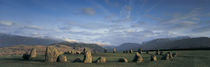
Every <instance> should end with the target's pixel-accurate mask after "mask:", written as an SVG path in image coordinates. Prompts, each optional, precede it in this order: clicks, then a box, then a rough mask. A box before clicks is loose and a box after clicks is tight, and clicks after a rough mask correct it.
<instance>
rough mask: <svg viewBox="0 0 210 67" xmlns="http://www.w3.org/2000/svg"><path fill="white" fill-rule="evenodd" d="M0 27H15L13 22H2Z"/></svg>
mask: <svg viewBox="0 0 210 67" xmlns="http://www.w3.org/2000/svg"><path fill="white" fill-rule="evenodd" d="M0 25H4V26H12V25H14V23H13V22H11V21H0Z"/></svg>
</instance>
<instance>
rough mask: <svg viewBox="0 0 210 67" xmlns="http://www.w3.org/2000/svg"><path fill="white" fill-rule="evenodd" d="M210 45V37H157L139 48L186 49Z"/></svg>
mask: <svg viewBox="0 0 210 67" xmlns="http://www.w3.org/2000/svg"><path fill="white" fill-rule="evenodd" d="M206 47H210V38H208V37H198V38H184V39H170V38H169V39H168V38H162V39H155V40H152V41H149V42H146V43H143V44H142V46H139V48H142V49H146V50H147V49H148V50H153V49H186V48H206Z"/></svg>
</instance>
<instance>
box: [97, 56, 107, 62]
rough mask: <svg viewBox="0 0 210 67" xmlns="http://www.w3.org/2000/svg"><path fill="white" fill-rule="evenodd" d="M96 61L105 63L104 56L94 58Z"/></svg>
mask: <svg viewBox="0 0 210 67" xmlns="http://www.w3.org/2000/svg"><path fill="white" fill-rule="evenodd" d="M96 63H106V58H105V57H99V58H98V59H97V60H96Z"/></svg>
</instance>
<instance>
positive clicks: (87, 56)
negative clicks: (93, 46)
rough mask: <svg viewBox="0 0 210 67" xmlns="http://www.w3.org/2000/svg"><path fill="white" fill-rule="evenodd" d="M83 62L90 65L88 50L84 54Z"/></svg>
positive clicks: (90, 58) (90, 59) (90, 57)
mask: <svg viewBox="0 0 210 67" xmlns="http://www.w3.org/2000/svg"><path fill="white" fill-rule="evenodd" d="M83 62H84V63H92V56H91V51H89V50H88V51H86V52H85V54H84V59H83Z"/></svg>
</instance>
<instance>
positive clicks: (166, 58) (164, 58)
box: [162, 53, 170, 60]
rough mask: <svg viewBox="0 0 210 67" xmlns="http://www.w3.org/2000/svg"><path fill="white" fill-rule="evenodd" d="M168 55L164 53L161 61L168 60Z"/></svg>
mask: <svg viewBox="0 0 210 67" xmlns="http://www.w3.org/2000/svg"><path fill="white" fill-rule="evenodd" d="M169 59H170V58H169V54H168V53H166V54H165V55H163V56H162V60H169Z"/></svg>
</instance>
